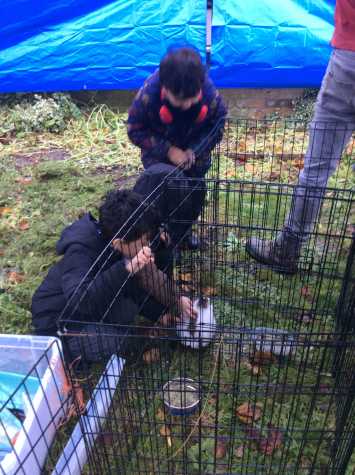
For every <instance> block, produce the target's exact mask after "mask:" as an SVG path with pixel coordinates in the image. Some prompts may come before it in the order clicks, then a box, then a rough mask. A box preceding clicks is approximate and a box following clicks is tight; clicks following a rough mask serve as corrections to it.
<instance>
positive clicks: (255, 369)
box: [244, 361, 263, 376]
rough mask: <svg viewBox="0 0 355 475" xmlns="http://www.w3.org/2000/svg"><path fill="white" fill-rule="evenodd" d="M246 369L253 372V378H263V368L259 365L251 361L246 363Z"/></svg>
mask: <svg viewBox="0 0 355 475" xmlns="http://www.w3.org/2000/svg"><path fill="white" fill-rule="evenodd" d="M244 367H245V368H246V369H247V370H248V371H250V372H251V374H252V375H253V376H261V375H262V374H263V372H262V370H261V367H260V366H258V365H253V364H251V363H249V361H245V362H244Z"/></svg>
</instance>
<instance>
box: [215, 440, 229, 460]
mask: <svg viewBox="0 0 355 475" xmlns="http://www.w3.org/2000/svg"><path fill="white" fill-rule="evenodd" d="M226 453H227V444H226V442H225V441H224V440H223V439H217V444H216V451H215V455H216V459H217V460H218V459H223V458H224V457H225V456H226Z"/></svg>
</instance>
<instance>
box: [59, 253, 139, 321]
mask: <svg viewBox="0 0 355 475" xmlns="http://www.w3.org/2000/svg"><path fill="white" fill-rule="evenodd" d="M92 264H93V259H92V258H91V257H90V256H89V255H88V253H87V252H86V249H85V248H84V247H83V246H80V245H78V246H76V245H73V246H71V247H70V248H69V249H68V251H67V252H66V254H65V257H64V259H63V262H62V265H63V273H62V289H63V293H64V296H65V299H66V301H67V308H66V310H65V312H64V318H70V317H71V318H77V314H78V313H80V314H81V315H82V316H84V318H87V319H88V320H89V321H90V320H95V321H100V319H101V318H102V316H103V315H104V314H105V312H106V310H107V309H108V308H109V306H110V305H111V303H112V301H113V299H114V298H115V297H116V296H117V294H118V293H119V291H120V289H121V288H122V287H123V286H124V284H125V282H126V281H127V279H129V277H130V275H131V274H130V273H129V272H128V270H127V269H126V266H125V262H124V261H123V260H122V261H118V262H116V263H115V264H113V265H112V266H111V267H110V268H109V269H107V270H105V271H103V272H100V273H96V274H95V273H93V272H89V273H88V271H89V269H90V267H91V266H92ZM86 274H88V275H86Z"/></svg>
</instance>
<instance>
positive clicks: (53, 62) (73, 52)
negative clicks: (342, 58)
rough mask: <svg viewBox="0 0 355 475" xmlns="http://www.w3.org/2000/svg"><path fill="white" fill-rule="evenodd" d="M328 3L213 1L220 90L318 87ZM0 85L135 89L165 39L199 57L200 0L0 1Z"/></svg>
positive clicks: (328, 29) (329, 22) (4, 88)
mask: <svg viewBox="0 0 355 475" xmlns="http://www.w3.org/2000/svg"><path fill="white" fill-rule="evenodd" d="M333 11H334V0H283V2H280V1H279V0H252V1H249V2H246V1H245V0H214V4H213V27H212V69H211V74H212V76H213V78H214V79H215V82H216V83H217V85H218V86H219V87H239V86H243V87H264V86H267V87H273V86H275V87H282V86H285V87H292V86H299V87H302V86H313V85H314V86H316V85H319V83H320V79H321V77H322V74H323V73H324V69H325V66H326V63H327V60H328V57H329V53H330V47H329V40H330V37H331V34H332V30H333ZM0 13H1V15H0V91H1V92H14V91H60V90H80V89H133V88H137V87H139V86H140V85H141V84H142V82H143V80H144V79H145V78H146V77H147V76H148V74H150V73H151V72H152V71H153V70H154V69H155V68H156V67H157V65H158V63H159V60H160V58H161V56H162V55H163V54H164V53H165V51H166V49H167V48H168V47H169V46H171V45H185V44H191V45H193V46H194V47H196V48H198V50H199V51H200V52H201V54H202V56H203V57H204V56H205V54H204V53H205V36H206V0H115V1H109V0H85V1H84V0H46V1H45V2H44V1H43V0H2V2H1V5H0Z"/></svg>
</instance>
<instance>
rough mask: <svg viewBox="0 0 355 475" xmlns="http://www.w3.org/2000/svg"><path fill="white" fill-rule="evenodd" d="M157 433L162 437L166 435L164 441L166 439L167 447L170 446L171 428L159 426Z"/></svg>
mask: <svg viewBox="0 0 355 475" xmlns="http://www.w3.org/2000/svg"><path fill="white" fill-rule="evenodd" d="M159 433H160V435H161V436H162V437H166V441H167V444H168V446H169V447H171V446H172V443H171V437H170V436H171V430H170V429H169V427H167V426H161V428H160V430H159Z"/></svg>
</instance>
